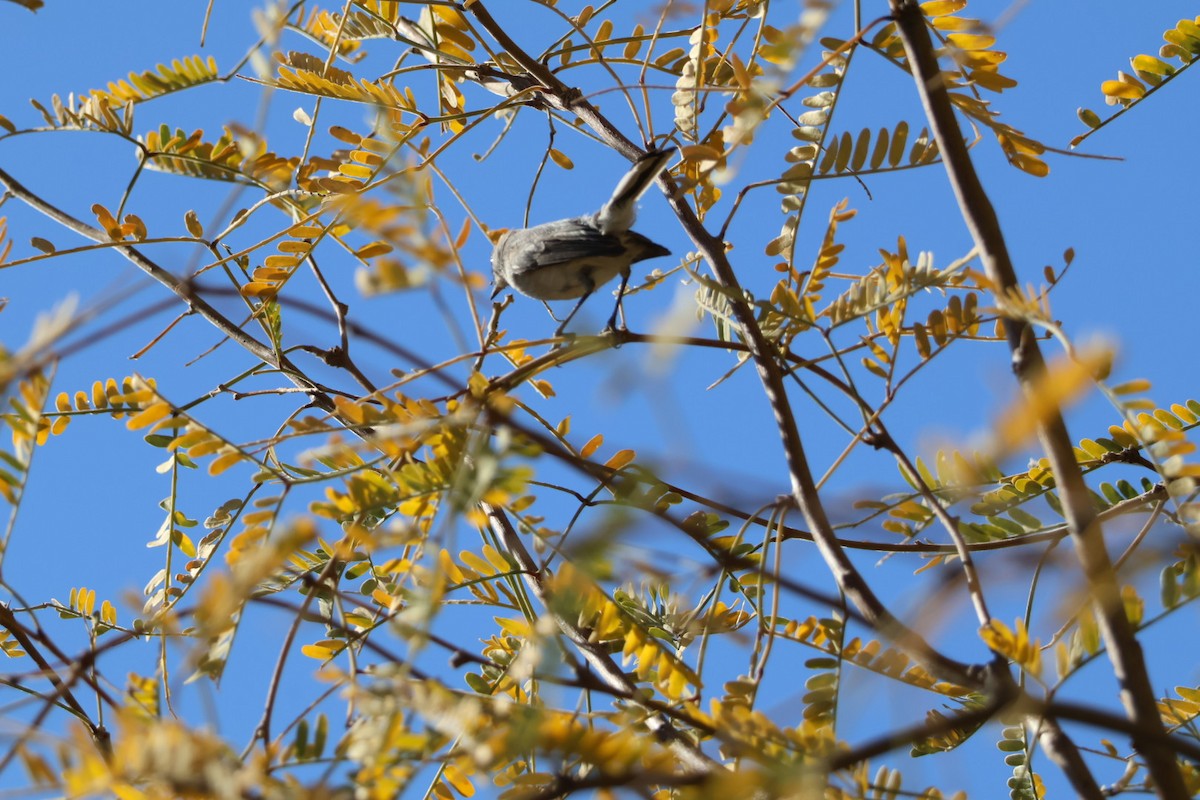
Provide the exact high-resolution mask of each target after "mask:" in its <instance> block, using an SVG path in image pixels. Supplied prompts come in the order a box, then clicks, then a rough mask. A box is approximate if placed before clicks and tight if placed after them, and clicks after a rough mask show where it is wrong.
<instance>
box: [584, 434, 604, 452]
mask: <svg viewBox="0 0 1200 800" xmlns="http://www.w3.org/2000/svg"><path fill="white" fill-rule="evenodd" d="M602 444H604V434H603V433H597V434H596V435H595V436H593V437H592V438H591V439H588V443H587V444H585V445H584V446H583V449H582V450H580V451H579V455H580V456H581V457H582V458H591V457H592V454H593V453H595V452H596V451H597V450H599V449H600V445H602Z"/></svg>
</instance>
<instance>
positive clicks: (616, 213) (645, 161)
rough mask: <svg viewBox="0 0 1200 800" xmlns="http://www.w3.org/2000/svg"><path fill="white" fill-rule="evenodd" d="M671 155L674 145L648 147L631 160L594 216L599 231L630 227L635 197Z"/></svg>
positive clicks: (673, 152) (650, 182)
mask: <svg viewBox="0 0 1200 800" xmlns="http://www.w3.org/2000/svg"><path fill="white" fill-rule="evenodd" d="M674 154H675V148H674V147H668V148H666V149H664V150H651V151H649V152H648V153H646V154H645V155H644V156H642V157H641V158H639V159H638V160H637V161H636V162H634V165H633V166H632V167H631V168H630V170H629V172H626V173H625V176H624V177H623V178H621V182H620V183H618V184H617V188H616V189H614V190H613V194H612V197H611V198H609V200H608V202H607V203H605V204H604V207H603V208H601V209H600V213H599V214H597V215H596V221H597V222H598V223H599V226H600V231H601V232H602V233H622V232H624V231H627V230H629V229H630V228H632V227H633V220H634V218H635V217H636V216H637V201H638V198H640V197H641V196H642V194H644V193H645V191H646V190H647V189H649V188H650V184H652V183H654V180H655V178H657V177H658V174H659V173H660V172H662V171H663V167H665V166H666V165H667V161H669V160H670V158H671V156H672V155H674Z"/></svg>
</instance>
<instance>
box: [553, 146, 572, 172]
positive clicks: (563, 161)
mask: <svg viewBox="0 0 1200 800" xmlns="http://www.w3.org/2000/svg"><path fill="white" fill-rule="evenodd" d="M550 160H551V161H553V162H554V163H555V164H558V165H559V166H560V167H562V168H563V169H575V163H574V162H573V161H571V159H569V158H567V156H566V154H565V153H562V152H560V151H558V150H555V149H554V148H553V147H551V148H550Z"/></svg>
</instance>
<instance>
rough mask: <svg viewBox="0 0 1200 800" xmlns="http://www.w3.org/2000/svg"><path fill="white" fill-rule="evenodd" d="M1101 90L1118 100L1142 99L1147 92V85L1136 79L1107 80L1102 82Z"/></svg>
mask: <svg viewBox="0 0 1200 800" xmlns="http://www.w3.org/2000/svg"><path fill="white" fill-rule="evenodd" d="M1100 91H1102V92H1104V94H1106V95H1108V96H1109V97H1115V98H1117V99H1118V100H1141V99H1142V95H1144V94H1146V87H1145V86H1143V85H1142V84H1141V83H1138V82H1136V81H1134V82H1133V83H1130V82H1129V81H1105V82H1104V83H1102V84H1100Z"/></svg>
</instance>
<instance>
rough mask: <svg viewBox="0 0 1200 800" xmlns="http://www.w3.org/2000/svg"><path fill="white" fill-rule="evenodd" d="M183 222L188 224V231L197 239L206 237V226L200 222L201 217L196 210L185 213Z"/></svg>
mask: <svg viewBox="0 0 1200 800" xmlns="http://www.w3.org/2000/svg"><path fill="white" fill-rule="evenodd" d="M183 224H184V225H186V226H187V229H188V233H190V234H191V235H192V236H195V237H196V238H197V239H201V238H203V237H204V226H203V225H201V224H200V218H199V217H197V216H196V212H195V211H188V212H187V213H186V214H184V215H183Z"/></svg>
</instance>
